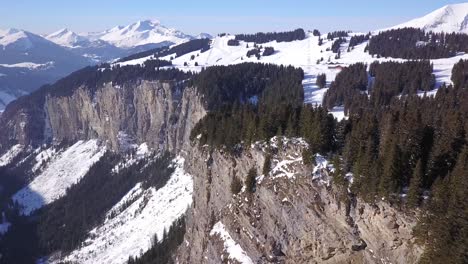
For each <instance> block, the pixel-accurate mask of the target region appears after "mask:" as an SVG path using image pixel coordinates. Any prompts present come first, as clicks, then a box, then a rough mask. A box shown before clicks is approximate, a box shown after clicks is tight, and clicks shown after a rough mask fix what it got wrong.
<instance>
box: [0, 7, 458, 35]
mask: <svg viewBox="0 0 468 264" xmlns="http://www.w3.org/2000/svg"><path fill="white" fill-rule="evenodd" d="M454 3H463V1H445V0H443V1H440V0H439V1H436V0H425V1H411V2H407V1H402V0H397V1H392V2H380V1H378V2H376V1H367V0H366V1H364V0H361V1H353V2H345V3H343V1H338V0H330V1H326V2H320V3H310V2H309V1H305V0H297V1H290V2H288V3H287V4H285V3H282V2H280V1H277V0H273V1H268V2H267V1H246V0H239V1H236V2H222V3H220V2H217V1H213V0H209V1H203V2H201V3H200V2H199V3H192V2H190V3H174V2H171V3H165V2H160V3H158V2H155V1H149V0H142V1H139V2H136V1H135V2H131V3H130V2H124V1H118V2H117V3H116V2H115V1H113V2H112V1H110V0H103V1H99V2H93V1H91V0H83V1H80V2H79V3H78V2H74V3H70V2H69V1H66V2H61V1H58V0H51V1H47V2H38V1H32V0H26V1H23V2H22V3H18V2H13V1H10V0H8V1H6V2H5V3H2V4H3V6H4V8H2V10H0V15H1V16H2V21H1V22H0V29H7V28H19V29H23V30H27V31H31V32H34V33H37V34H50V33H52V32H55V31H57V30H59V29H62V28H68V29H70V30H72V31H75V32H77V33H81V32H93V31H102V30H105V29H109V28H112V27H115V26H118V25H123V26H125V25H128V24H131V23H134V22H136V21H138V20H145V19H157V20H159V21H161V24H163V25H165V26H167V27H171V28H176V29H178V30H181V31H183V32H184V33H187V34H192V35H196V34H199V33H201V32H204V33H205V32H206V33H210V34H218V33H221V32H229V33H240V32H245V33H251V32H257V31H278V30H288V29H292V28H298V27H301V28H304V29H308V30H310V29H315V28H317V29H319V30H321V31H323V32H327V31H332V30H337V29H342V30H352V31H356V32H359V31H360V32H366V31H371V30H376V29H380V28H385V27H389V26H392V25H396V24H399V23H403V22H406V21H407V20H410V19H413V18H416V17H421V16H423V15H425V14H427V13H430V12H432V11H434V10H435V9H438V8H440V7H442V6H444V5H447V4H454Z"/></svg>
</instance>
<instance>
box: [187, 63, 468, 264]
mask: <svg viewBox="0 0 468 264" xmlns="http://www.w3.org/2000/svg"><path fill="white" fill-rule="evenodd" d="M467 65H468V63H467V62H466V61H460V62H459V63H458V64H457V65H456V66H455V67H454V69H453V82H454V85H453V86H452V85H451V86H442V87H441V88H439V90H438V91H437V93H436V95H435V96H424V95H423V94H420V95H418V94H417V93H416V92H417V91H428V90H431V89H433V87H434V76H433V75H432V65H431V64H430V63H429V62H427V61H411V62H406V63H396V62H386V63H375V64H373V65H372V66H371V67H370V73H368V72H367V71H366V68H367V67H366V65H364V64H355V65H352V66H350V67H348V68H345V69H344V70H343V71H342V72H341V73H340V74H338V76H337V78H336V80H335V81H334V82H332V84H331V87H330V90H329V92H328V93H327V96H326V97H325V99H324V103H325V105H326V106H327V107H333V106H335V105H342V104H344V105H345V106H346V108H347V110H346V111H347V112H348V115H349V120H344V121H341V122H338V121H337V120H335V119H333V117H332V116H331V115H329V114H328V113H327V111H326V110H325V109H323V108H321V107H312V106H301V104H300V103H299V102H300V100H301V99H302V96H303V95H301V94H300V93H301V92H302V90H301V89H300V88H299V86H300V78H299V77H300V73H298V75H299V76H297V83H295V84H294V83H291V84H290V85H292V86H291V87H296V86H297V91H298V93H297V94H296V96H297V97H294V96H293V95H294V94H292V95H289V96H287V98H288V99H287V100H284V101H283V100H282V102H283V103H282V104H279V103H273V104H272V103H269V102H275V98H274V97H273V98H270V97H268V96H267V95H268V93H267V91H269V89H270V87H271V86H273V87H275V86H276V85H277V84H276V82H281V80H283V78H282V75H279V76H278V75H275V76H277V78H278V79H270V80H269V82H266V83H263V84H260V83H261V82H260V83H258V84H259V85H260V86H254V85H253V84H252V83H251V81H247V82H246V80H244V81H242V83H243V84H242V83H237V85H236V86H235V87H243V89H237V90H236V91H238V92H236V93H233V94H232V96H231V97H221V98H224V99H223V100H210V98H209V97H207V102H211V106H212V109H216V110H215V111H211V112H210V113H209V114H208V115H207V116H206V117H205V118H204V119H202V121H201V122H200V123H199V124H198V125H197V126H196V128H195V129H194V130H193V131H192V139H194V138H195V137H197V136H198V137H197V138H199V140H200V141H199V142H200V144H202V145H204V144H208V145H211V146H213V147H215V148H219V147H228V149H231V150H232V151H241V149H242V148H243V147H248V146H249V144H250V143H251V142H254V141H256V140H262V139H268V138H271V137H272V136H275V135H286V136H290V137H291V136H301V137H304V139H306V141H307V142H308V143H309V144H310V151H308V152H307V153H304V157H305V158H306V159H310V160H311V159H312V157H311V155H312V153H317V152H318V153H323V154H328V155H332V156H333V155H337V157H340V158H338V159H336V160H337V161H336V163H335V166H337V167H339V168H340V170H339V171H341V172H342V173H343V175H341V177H339V178H344V173H345V172H349V171H350V172H353V173H354V175H355V176H354V183H353V185H352V187H351V190H352V192H353V193H354V194H356V195H358V197H361V198H362V199H364V200H365V201H367V202H370V203H373V202H376V201H378V200H380V199H381V198H382V197H383V198H384V199H386V200H387V201H389V202H390V203H391V204H393V205H394V206H396V207H397V208H400V209H401V210H404V211H408V212H410V211H411V210H412V209H413V208H419V209H420V210H421V211H422V212H423V213H422V214H423V217H422V218H421V220H420V222H419V223H418V226H417V228H416V229H415V230H414V233H415V235H416V236H417V238H418V241H419V243H423V244H425V245H426V246H427V248H426V251H425V253H424V256H423V258H422V260H421V263H442V262H445V261H453V263H465V262H466V260H467V259H468V256H467V252H468V249H467V245H468V244H467V243H466V242H464V243H463V242H460V243H459V241H463V239H466V237H467V230H468V222H467V219H468V192H467V191H466V190H468V188H467V187H468V186H467V184H468V179H467V178H466V177H467V176H468V170H467V169H468V146H467V133H466V132H467V131H468V104H466V102H467V100H468V86H467V80H468V70H467ZM250 67H254V66H253V65H250V64H245V65H242V66H241V67H239V66H228V67H226V68H218V69H217V70H218V71H219V72H218V74H217V75H212V74H209V76H216V77H213V78H215V79H214V80H211V82H209V83H214V84H216V85H211V86H210V85H208V86H204V85H203V84H202V83H198V84H199V87H201V88H202V91H203V89H205V90H208V89H210V91H211V90H213V89H214V90H216V89H220V88H221V87H225V86H224V85H223V80H224V79H225V78H229V77H231V75H230V74H229V73H228V72H231V71H233V72H236V71H241V72H242V71H244V73H243V74H242V73H239V75H241V76H244V77H245V78H246V79H247V80H258V79H261V78H260V76H258V77H256V78H255V76H256V75H249V74H252V73H253V71H252V70H251V69H250ZM266 67H273V68H274V69H275V70H274V71H271V72H276V71H277V70H279V67H278V66H268V65H267V66H266ZM227 68H229V69H230V70H229V71H227ZM254 68H255V67H254ZM223 70H225V71H223ZM293 73H294V70H293V69H291V70H290V71H284V72H283V74H284V76H285V77H286V76H289V74H293ZM202 75H203V74H202ZM293 76H294V75H293ZM263 77H265V76H263ZM287 79H290V80H294V79H295V78H292V77H288V78H287ZM369 79H370V80H371V85H372V89H371V90H370V93H369V94H368V92H369V90H368V85H369ZM226 80H227V79H226ZM205 85H206V84H205ZM203 87H206V88H203ZM255 87H258V88H255ZM279 87H283V89H285V87H286V86H284V85H279ZM220 90H221V91H222V88H221V89H220ZM285 91H291V88H287V89H285V90H283V92H282V93H284V92H285ZM217 93H218V92H217V91H216V92H215V93H214V94H217ZM282 93H279V94H282ZM401 94H403V95H404V96H400V95H401ZM255 95H256V96H257V97H258V100H255V101H254V102H252V101H251V100H248V98H249V97H250V98H251V97H253V96H255ZM205 96H208V94H205ZM217 98H220V97H217ZM239 98H240V99H239ZM214 102H222V104H221V105H219V104H214ZM209 105H210V104H209ZM232 124H235V126H233V125H232ZM219 135H222V137H220V136H219ZM341 182H342V183H341V184H344V185H347V184H348V183H347V182H346V181H341ZM341 190H346V188H342V189H341ZM440 238H442V239H440ZM447 252H452V253H451V254H450V255H447ZM435 260H436V261H435ZM434 261H435V262H434Z"/></svg>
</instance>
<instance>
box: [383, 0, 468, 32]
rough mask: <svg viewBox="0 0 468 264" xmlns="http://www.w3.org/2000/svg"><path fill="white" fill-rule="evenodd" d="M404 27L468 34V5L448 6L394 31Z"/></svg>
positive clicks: (402, 25) (399, 26) (398, 26)
mask: <svg viewBox="0 0 468 264" xmlns="http://www.w3.org/2000/svg"><path fill="white" fill-rule="evenodd" d="M404 27H414V28H421V29H423V30H425V31H434V32H457V33H465V34H468V3H461V4H452V5H446V6H444V7H442V8H439V9H437V10H435V11H434V12H432V13H430V14H428V15H426V16H423V17H421V18H416V19H413V20H411V21H408V22H406V23H403V24H400V25H397V26H395V27H393V28H392V29H396V28H404Z"/></svg>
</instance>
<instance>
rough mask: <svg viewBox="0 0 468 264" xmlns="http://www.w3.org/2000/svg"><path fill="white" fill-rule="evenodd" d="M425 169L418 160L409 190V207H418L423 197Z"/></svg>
mask: <svg viewBox="0 0 468 264" xmlns="http://www.w3.org/2000/svg"><path fill="white" fill-rule="evenodd" d="M422 184H423V168H422V162H421V160H418V162H417V163H416V167H415V168H414V170H413V176H412V177H411V182H410V185H409V189H408V206H410V207H416V206H418V205H419V202H420V199H421V195H422Z"/></svg>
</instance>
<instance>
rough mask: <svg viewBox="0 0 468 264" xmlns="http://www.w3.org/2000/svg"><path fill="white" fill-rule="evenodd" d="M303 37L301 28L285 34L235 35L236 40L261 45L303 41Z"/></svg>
mask: <svg viewBox="0 0 468 264" xmlns="http://www.w3.org/2000/svg"><path fill="white" fill-rule="evenodd" d="M305 37H306V34H305V31H304V30H303V29H302V28H299V29H296V30H294V31H287V32H268V33H263V32H259V33H256V34H239V35H236V40H240V41H245V42H255V43H257V44H263V43H267V42H271V41H275V40H276V41H277V42H291V41H294V40H303V39H305Z"/></svg>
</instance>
